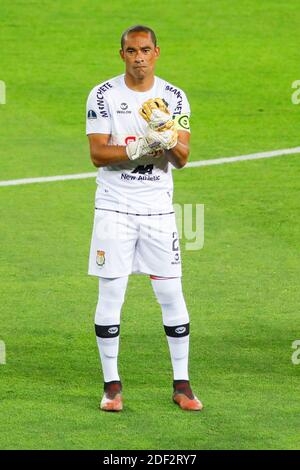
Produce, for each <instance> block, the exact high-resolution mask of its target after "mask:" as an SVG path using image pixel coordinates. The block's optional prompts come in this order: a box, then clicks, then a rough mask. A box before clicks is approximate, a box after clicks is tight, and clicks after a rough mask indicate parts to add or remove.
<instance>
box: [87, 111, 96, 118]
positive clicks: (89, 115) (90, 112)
mask: <svg viewBox="0 0 300 470" xmlns="http://www.w3.org/2000/svg"><path fill="white" fill-rule="evenodd" d="M87 117H88V119H97V114H96V113H95V111H93V110H92V109H89V110H88V115H87Z"/></svg>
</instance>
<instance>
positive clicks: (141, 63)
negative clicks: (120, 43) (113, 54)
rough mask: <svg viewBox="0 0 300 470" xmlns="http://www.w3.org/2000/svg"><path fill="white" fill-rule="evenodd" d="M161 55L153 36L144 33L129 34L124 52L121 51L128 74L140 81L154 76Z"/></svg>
mask: <svg viewBox="0 0 300 470" xmlns="http://www.w3.org/2000/svg"><path fill="white" fill-rule="evenodd" d="M159 53H160V50H159V47H155V46H154V44H153V42H152V39H151V34H150V33H146V32H143V31H141V32H137V33H129V34H128V35H127V36H126V38H125V42H124V47H123V50H122V49H121V50H120V55H121V57H122V59H123V60H124V62H125V65H126V73H129V74H130V75H132V76H133V77H134V78H136V79H140V80H142V79H144V78H145V77H149V76H151V75H153V74H154V68H155V62H156V60H157V58H158V57H159Z"/></svg>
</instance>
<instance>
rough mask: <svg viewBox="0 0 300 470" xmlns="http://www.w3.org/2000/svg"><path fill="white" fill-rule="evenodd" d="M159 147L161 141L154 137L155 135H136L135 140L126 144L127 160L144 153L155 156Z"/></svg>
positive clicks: (141, 155) (142, 155) (134, 158)
mask: <svg viewBox="0 0 300 470" xmlns="http://www.w3.org/2000/svg"><path fill="white" fill-rule="evenodd" d="M161 149H162V146H161V143H160V141H158V139H157V138H156V135H153V136H148V135H147V136H146V137H138V138H137V140H135V141H133V142H129V144H127V145H126V153H127V156H128V158H129V160H136V159H137V158H140V157H144V156H145V155H147V156H157V151H158V150H161Z"/></svg>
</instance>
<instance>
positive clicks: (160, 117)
mask: <svg viewBox="0 0 300 470" xmlns="http://www.w3.org/2000/svg"><path fill="white" fill-rule="evenodd" d="M139 113H140V115H141V116H142V118H143V119H145V121H146V122H147V123H148V130H147V133H146V135H145V136H144V137H139V138H138V139H137V140H135V141H134V142H130V143H129V144H127V146H126V152H127V155H128V158H129V159H130V160H136V159H137V158H140V157H144V156H146V155H147V156H152V157H154V158H155V157H157V156H160V155H161V151H162V150H170V149H171V148H173V147H175V145H176V144H177V138H178V135H177V129H176V125H175V122H174V121H173V120H172V117H171V115H170V112H169V110H168V107H167V104H166V102H165V101H164V100H163V99H161V98H151V99H149V100H147V101H145V103H143V105H142V107H141V108H140V109H139Z"/></svg>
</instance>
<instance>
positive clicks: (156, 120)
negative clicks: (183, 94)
mask: <svg viewBox="0 0 300 470" xmlns="http://www.w3.org/2000/svg"><path fill="white" fill-rule="evenodd" d="M139 113H140V115H141V116H142V118H143V119H145V121H146V122H147V123H148V124H149V127H150V129H153V130H155V131H165V130H167V129H170V128H171V127H172V124H173V121H172V118H171V114H170V112H169V110H168V107H167V103H166V102H165V101H164V100H163V99H161V98H151V99H150V100H147V101H145V103H143V105H142V107H141V108H140V109H139Z"/></svg>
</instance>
